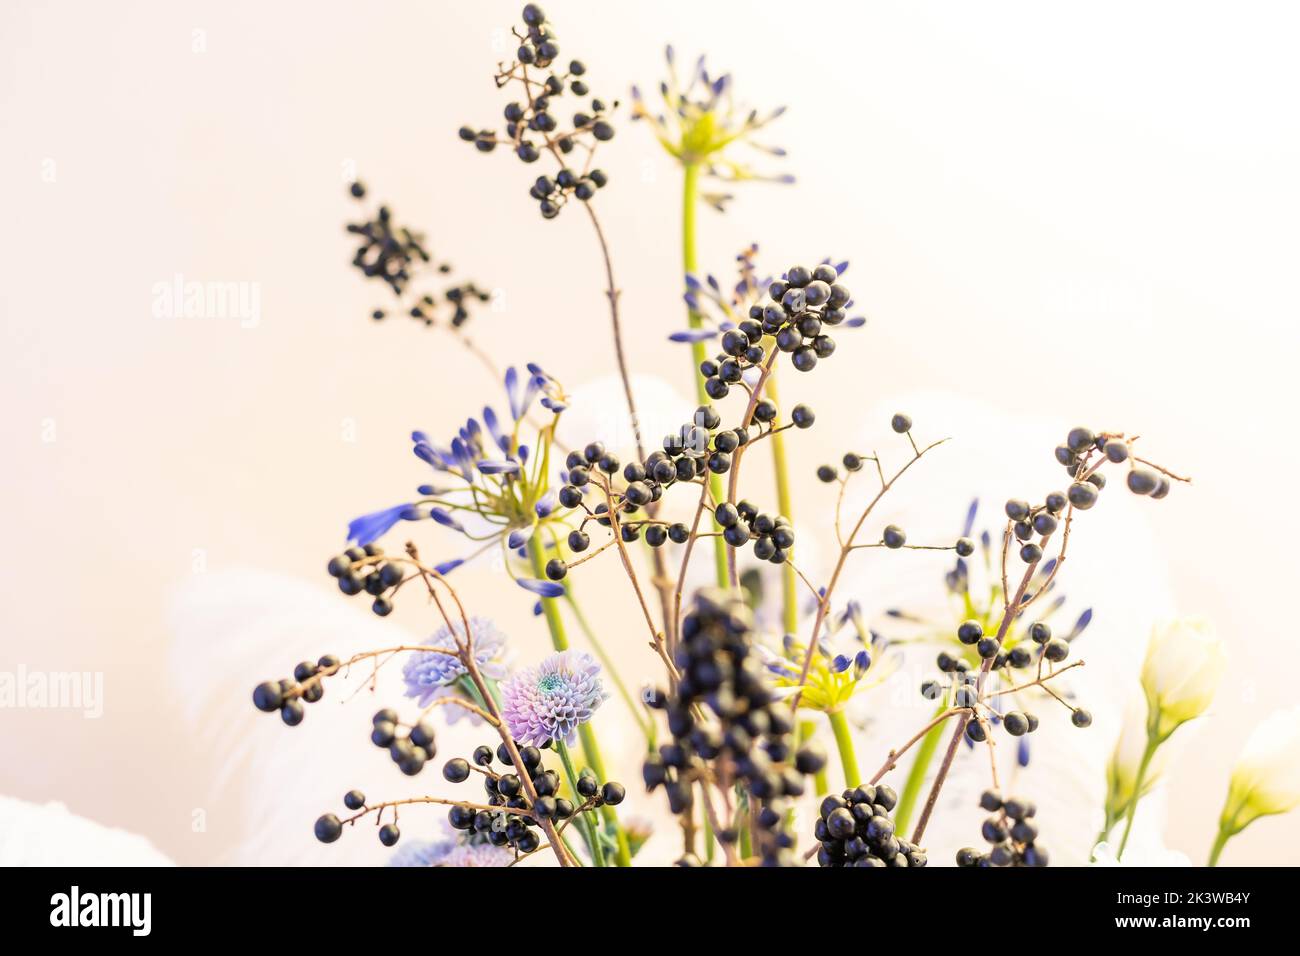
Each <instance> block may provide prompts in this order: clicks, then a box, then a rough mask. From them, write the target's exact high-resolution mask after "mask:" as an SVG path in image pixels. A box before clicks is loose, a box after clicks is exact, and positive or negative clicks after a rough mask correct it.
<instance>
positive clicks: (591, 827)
mask: <svg viewBox="0 0 1300 956" xmlns="http://www.w3.org/2000/svg"><path fill="white" fill-rule="evenodd" d="M555 750H556V752H557V753H558V754H559V755H560V763H562V764H563V765H564V776H565V779H567V780H568V781H569V792H570V793H572V794H573V799H574V802H575V803H580V802H581V801H582V797H581V796H580V795H579V794H578V775H577V773H576V772H574V769H573V760H572V759H570V757H569V748H568V747H567V746H565V743H564V741H563V740H559V741H556V743H555ZM578 823H579V825H580V826H581V829H582V838H583V840H584V841H586V844H587V850H588V852H589V853H591V861H592V862H593V863H595V864H596V865H597V866H604V865H605V848H604V847H602V846H601V845H600V835H599V834H598V833H597V832H596V825H595V824H594V823H592V822H591V817H590V815H588V814H586V813H582V814H579V819H578Z"/></svg>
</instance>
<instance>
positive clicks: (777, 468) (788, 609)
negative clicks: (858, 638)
mask: <svg viewBox="0 0 1300 956" xmlns="http://www.w3.org/2000/svg"><path fill="white" fill-rule="evenodd" d="M764 389H765V393H766V395H767V398H768V400H769V401H771V402H773V403H774V404H775V405H776V407H777V408H778V409H780V407H781V399H780V398H779V396H778V392H777V390H776V371H775V370H773V371H772V372H771V373H770V374H769V375H768V376H767V384H766V385H765V386H764ZM768 441H770V442H771V443H772V473H773V475H774V476H775V478H776V507H777V510H778V511H779V512H780V513H781V514H782V515H784V516H785V517H786V518H789V519H790V520H791V521H794V505H793V502H792V499H791V496H790V469H789V466H788V465H787V463H786V457H785V432H782V431H774V432H773V433H772V437H771V438H769V439H768ZM781 594H782V598H783V604H782V622H783V624H784V626H785V632H786V633H787V634H798V633H799V579H798V578H797V577H796V575H795V570H794V565H793V564H791V563H790V562H789V561H783V562H782V563H781Z"/></svg>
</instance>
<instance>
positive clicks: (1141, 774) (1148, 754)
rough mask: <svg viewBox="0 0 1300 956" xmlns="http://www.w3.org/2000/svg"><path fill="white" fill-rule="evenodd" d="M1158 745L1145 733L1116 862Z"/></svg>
mask: <svg viewBox="0 0 1300 956" xmlns="http://www.w3.org/2000/svg"><path fill="white" fill-rule="evenodd" d="M1159 746H1160V741H1159V740H1158V739H1157V738H1156V737H1155V735H1154V734H1151V733H1148V734H1147V745H1146V749H1145V750H1143V751H1142V762H1141V763H1140V764H1138V772H1137V777H1136V778H1135V779H1134V781H1133V799H1132V800H1130V801H1129V805H1128V814H1127V815H1126V817H1125V821H1124V835H1123V836H1122V837H1121V838H1120V841H1119V850H1118V851H1117V852H1116V853H1115V860H1116V862H1118V861H1119V860H1122V859H1123V858H1124V848H1125V847H1126V846H1128V837H1129V834H1130V833H1132V832H1133V818H1134V817H1135V816H1136V815H1137V807H1138V801H1139V800H1141V799H1142V784H1143V783H1145V782H1146V776H1147V768H1148V767H1149V766H1150V765H1151V758H1152V757H1154V756H1155V753H1156V748H1157V747H1159Z"/></svg>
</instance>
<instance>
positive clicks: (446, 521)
mask: <svg viewBox="0 0 1300 956" xmlns="http://www.w3.org/2000/svg"><path fill="white" fill-rule="evenodd" d="M429 517H430V518H432V519H433V520H434V521H436V522H438V524H440V525H444V526H445V527H448V528H451V529H452V530H453V531H459V532H461V533H462V534H463V533H464V531H465V528H464V526H462V525H461V523H460V522H459V521H457V520H456V519H455V518H453V517H452V516H451V512H450V511H447V510H445V509H443V508H430V509H429Z"/></svg>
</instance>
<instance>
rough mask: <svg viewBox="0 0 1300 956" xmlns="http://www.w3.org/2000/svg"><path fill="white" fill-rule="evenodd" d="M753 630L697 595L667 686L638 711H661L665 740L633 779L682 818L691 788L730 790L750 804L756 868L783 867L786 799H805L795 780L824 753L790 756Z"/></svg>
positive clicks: (785, 712)
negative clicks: (660, 793) (674, 677)
mask: <svg viewBox="0 0 1300 956" xmlns="http://www.w3.org/2000/svg"><path fill="white" fill-rule="evenodd" d="M753 627H754V624H753V615H752V613H751V612H750V610H749V608H748V607H747V606H746V605H745V603H744V601H743V600H741V599H740V598H738V597H734V596H732V595H731V594H728V593H727V592H724V591H701V592H700V593H698V594H697V595H696V597H695V603H694V606H693V608H692V610H691V612H690V613H689V614H687V615H686V617H685V618H684V619H683V621H682V632H681V641H680V643H679V646H678V649H677V653H676V662H677V668H678V670H679V671H680V673H681V677H680V679H679V680H678V681H677V684H676V687H675V688H674V689H673V690H672V691H671V692H670V693H665V692H663V691H660V690H655V691H649V692H647V694H646V703H647V704H649V705H650V706H651V707H654V708H656V709H661V710H664V711H665V712H666V715H667V719H668V730H669V732H670V733H671V734H672V738H673V739H672V742H671V743H666V744H663V745H661V746H660V747H659V749H658V751H657V752H656V753H654V754H651V755H650V756H649V757H648V758H647V759H646V761H645V763H644V765H643V767H642V771H643V776H644V779H645V784H646V789H647V790H648V791H651V792H653V791H654V790H656V789H658V788H660V787H662V788H663V790H664V792H665V794H666V795H667V797H668V805H669V808H670V809H671V810H672V812H673V813H677V814H682V813H688V812H690V811H691V809H692V807H693V806H694V803H695V798H694V793H693V787H694V785H695V784H696V783H697V782H701V783H703V781H705V780H706V779H714V780H716V781H718V782H719V784H720V785H727V784H729V783H730V782H734V783H736V784H737V785H739V786H740V787H742V788H743V789H744V790H745V791H746V792H747V794H748V798H749V800H750V801H751V802H750V813H751V814H752V819H753V822H754V824H755V829H756V831H757V835H758V840H757V845H756V846H755V847H754V852H755V853H756V854H757V855H758V856H760V857H761V859H762V862H763V864H764V865H767V866H783V865H791V864H792V863H793V862H794V861H793V858H792V855H791V852H790V851H791V848H792V847H793V846H794V839H793V837H792V836H791V835H790V834H789V833H786V832H785V831H784V829H783V826H784V821H785V816H786V814H785V809H786V800H788V799H790V798H794V797H799V796H801V795H802V794H803V793H804V790H805V782H804V776H805V775H807V774H812V773H816V772H817V771H819V770H821V769H822V767H824V766H825V765H826V753H825V751H824V750H823V749H822V748H821V746H820V745H819V744H816V743H814V742H808V743H805V744H803V745H802V746H801V747H799V749H798V750H797V751H796V750H795V745H794V738H793V733H792V732H793V730H794V716H793V714H792V713H791V711H790V708H789V707H787V706H786V705H785V704H782V703H779V702H778V701H776V700H775V699H774V696H773V694H772V691H771V690H770V688H769V685H768V683H767V681H766V680H765V679H764V676H763V668H762V664H761V663H760V661H759V658H758V656H757V655H756V654H754V653H753V649H752V632H753ZM710 713H711V714H712V715H713V717H714V718H716V719H710V718H709V717H708V714H710ZM706 785H707V784H706ZM718 838H719V839H720V840H722V841H723V842H724V843H726V844H731V843H734V842H735V840H736V839H737V833H736V831H735V830H734V829H730V828H725V829H724V830H723V831H722V832H720V833H718ZM684 862H685V863H688V864H689V863H692V862H693V861H691V860H685V861H684Z"/></svg>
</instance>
